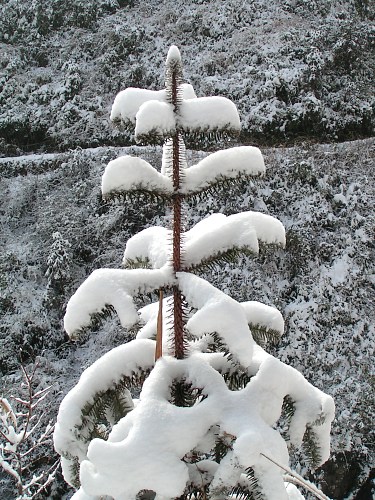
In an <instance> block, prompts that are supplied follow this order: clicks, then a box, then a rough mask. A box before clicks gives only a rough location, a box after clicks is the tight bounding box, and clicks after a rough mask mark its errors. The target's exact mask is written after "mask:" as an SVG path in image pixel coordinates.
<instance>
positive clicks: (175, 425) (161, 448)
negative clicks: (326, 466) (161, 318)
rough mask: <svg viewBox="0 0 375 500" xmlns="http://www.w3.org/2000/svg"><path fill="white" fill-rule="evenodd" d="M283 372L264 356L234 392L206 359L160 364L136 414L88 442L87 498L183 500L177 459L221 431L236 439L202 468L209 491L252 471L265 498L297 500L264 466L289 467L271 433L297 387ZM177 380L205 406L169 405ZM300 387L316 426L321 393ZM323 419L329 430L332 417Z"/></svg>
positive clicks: (278, 474) (182, 469) (183, 472)
mask: <svg viewBox="0 0 375 500" xmlns="http://www.w3.org/2000/svg"><path fill="white" fill-rule="evenodd" d="M186 276H187V275H186ZM211 295H214V294H213V293H212V291H211ZM199 300H200V299H199V298H198V297H197V301H198V302H199ZM202 300H204V299H202ZM287 368H288V367H286V366H285V365H283V364H282V363H280V362H279V361H277V360H276V359H274V358H272V356H269V355H267V356H266V358H265V360H264V362H263V363H262V365H261V367H260V370H259V372H258V373H257V374H256V376H255V377H253V378H252V379H251V381H250V382H249V383H248V384H247V386H246V387H245V388H244V389H242V390H240V391H234V392H233V391H229V390H228V388H227V386H226V384H225V382H224V380H223V378H222V377H221V375H220V374H219V373H217V372H216V370H214V369H213V368H212V367H211V366H210V365H209V364H208V363H207V362H206V361H205V355H204V354H196V355H192V356H191V357H190V358H188V359H185V360H176V359H174V358H170V357H164V358H161V359H160V360H159V361H158V362H157V363H156V365H155V368H154V370H153V371H152V373H151V374H150V376H149V378H148V379H147V380H146V382H145V384H144V387H143V390H142V392H141V395H140V401H139V404H138V405H137V407H136V408H135V409H134V410H133V411H132V412H130V413H128V414H127V416H126V417H124V418H123V419H122V420H120V421H119V423H118V424H117V425H115V426H114V428H113V430H112V432H111V434H110V436H109V439H108V441H107V442H105V441H103V440H98V439H95V440H94V441H92V442H91V444H90V446H89V448H88V452H87V457H88V459H87V460H85V461H83V462H82V464H81V481H82V487H83V489H84V491H85V492H86V493H87V494H90V495H105V494H107V495H111V496H113V498H115V499H117V498H119V499H120V498H121V499H122V498H134V497H135V496H136V494H137V493H138V492H139V491H140V490H141V489H150V490H152V491H155V492H156V494H157V495H160V496H164V497H167V498H174V497H176V496H180V495H181V494H182V493H183V491H184V488H185V486H186V484H187V482H188V481H189V480H190V479H191V478H190V475H189V468H188V466H187V465H186V464H185V463H184V462H183V461H182V460H181V459H182V458H183V457H184V456H185V455H186V453H188V452H189V451H190V450H192V449H196V448H199V446H200V442H204V441H205V440H206V438H207V436H208V435H209V433H210V429H211V428H212V427H213V426H218V428H219V429H220V432H222V433H225V434H226V435H231V436H233V438H234V439H235V441H234V445H233V451H229V453H228V454H227V456H226V457H225V458H224V459H223V460H222V461H221V463H220V464H215V463H214V462H210V463H209V464H207V467H205V470H206V471H207V472H208V473H209V475H210V479H211V478H212V483H211V490H210V491H212V492H214V491H215V488H220V485H221V484H223V482H224V481H225V483H226V484H227V485H231V484H232V485H235V484H237V483H238V482H241V480H242V477H241V476H242V471H244V469H245V468H247V467H253V468H254V470H255V471H256V473H257V477H259V478H260V479H259V481H260V483H261V486H262V489H263V491H264V493H265V494H266V495H267V498H269V499H271V500H283V499H284V500H287V499H288V498H301V496H298V495H297V493H296V491H295V490H294V489H293V488H290V487H289V486H288V490H289V492H290V495H291V496H290V495H289V492H288V490H287V489H286V487H285V485H284V481H283V477H282V476H283V472H284V471H283V470H282V469H280V468H279V467H277V466H276V465H275V464H274V463H272V462H271V461H270V460H268V459H267V458H266V457H267V456H269V457H271V458H272V459H273V460H276V461H277V462H278V463H280V464H281V465H282V466H284V467H287V466H288V451H287V447H286V443H285V441H284V440H283V439H282V438H281V436H280V435H279V433H278V432H277V431H276V430H274V429H273V428H272V425H274V424H275V422H276V421H277V419H278V418H279V416H280V412H281V407H282V403H283V398H284V396H285V395H286V394H287V392H286V391H287V390H288V389H289V388H290V387H293V386H294V384H295V383H297V384H299V383H300V380H299V379H298V380H297V379H296V374H297V373H298V372H296V371H295V370H293V369H291V370H288V369H287ZM298 375H300V374H298ZM297 378H298V377H297ZM179 379H184V380H186V381H188V382H191V383H192V385H193V386H194V387H197V388H200V389H201V390H202V392H203V394H204V395H205V399H203V400H201V401H200V402H198V403H196V404H195V405H194V406H193V407H187V408H186V407H185V408H183V407H177V406H174V405H173V404H172V403H170V402H169V401H168V399H169V397H170V387H171V385H172V381H173V380H179ZM302 385H303V388H302V392H303V393H304V396H303V398H304V401H305V408H306V409H307V408H309V410H308V411H309V412H311V413H313V412H314V411H315V413H316V412H318V413H316V414H315V419H316V416H317V414H319V408H318V409H317V408H316V407H317V405H318V403H321V402H322V399H321V397H320V396H321V393H319V391H318V392H316V391H314V389H313V388H312V386H310V384H309V383H308V382H307V381H306V380H304V379H303V383H302ZM325 398H326V399H329V397H328V396H326V397H325ZM313 407H315V408H314V410H312V408H313ZM326 416H327V418H328V420H329V422H330V419H331V417H332V415H328V414H327V415H326ZM308 420H309V419H308ZM309 422H310V423H311V420H309ZM305 427H306V424H305V425H304V429H305ZM314 430H315V427H314ZM264 455H266V457H265V456H264ZM202 466H203V467H204V464H203V465H202ZM145 471H147V474H145ZM171 471H173V474H171Z"/></svg>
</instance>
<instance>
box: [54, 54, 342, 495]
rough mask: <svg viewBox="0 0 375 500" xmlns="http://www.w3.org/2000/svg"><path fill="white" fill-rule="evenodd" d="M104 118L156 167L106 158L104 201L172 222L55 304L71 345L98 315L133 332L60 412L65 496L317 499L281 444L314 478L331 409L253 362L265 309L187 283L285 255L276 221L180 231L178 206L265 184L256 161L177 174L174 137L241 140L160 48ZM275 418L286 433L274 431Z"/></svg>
mask: <svg viewBox="0 0 375 500" xmlns="http://www.w3.org/2000/svg"><path fill="white" fill-rule="evenodd" d="M111 119H112V120H113V121H120V122H122V123H123V124H125V125H126V126H131V127H135V138H136V140H137V142H139V143H141V144H147V143H155V142H156V143H162V144H163V157H162V165H161V169H160V171H158V170H157V169H156V168H154V167H153V166H151V165H150V164H149V163H148V162H146V161H144V160H142V159H140V158H137V157H132V156H123V157H119V158H117V159H115V160H113V161H111V162H110V163H109V164H108V166H107V167H106V169H105V172H104V175H103V178H102V194H103V197H104V198H105V199H112V198H120V199H123V200H125V202H132V203H135V202H136V201H137V200H138V201H139V200H143V201H145V200H147V199H148V198H149V197H150V198H151V197H157V198H159V199H161V200H163V201H165V204H166V207H167V208H166V210H169V211H170V213H171V218H170V220H171V223H170V227H159V226H154V227H149V228H147V229H144V230H143V231H141V232H140V233H138V234H136V235H135V236H133V237H132V238H130V240H129V241H128V242H127V244H126V248H125V253H124V259H123V265H124V268H123V269H99V270H96V271H94V272H93V273H92V274H91V275H90V276H89V277H88V279H87V280H86V281H85V282H84V283H83V284H82V285H81V286H80V287H79V288H78V290H77V291H76V293H75V294H74V295H73V296H72V297H71V299H70V301H69V303H68V306H67V310H66V315H65V329H66V331H67V332H68V334H69V335H70V336H75V335H79V333H80V332H81V331H82V330H83V329H86V328H87V327H88V326H89V325H90V324H91V323H92V322H96V321H98V319H100V317H101V316H106V315H107V314H108V311H111V312H116V313H117V315H118V316H119V319H120V321H121V324H122V325H123V326H124V327H127V328H129V327H132V328H134V327H135V326H136V327H138V333H137V334H136V337H135V338H134V339H133V340H131V341H129V342H128V343H126V344H124V345H121V346H119V347H116V348H114V349H112V350H111V351H109V352H108V353H106V354H105V355H103V356H102V357H101V358H100V359H98V360H97V361H96V362H95V363H94V364H93V365H92V366H90V367H89V368H87V369H86V370H85V371H84V372H83V374H82V375H81V378H80V380H79V382H78V384H77V385H76V386H75V387H74V388H73V389H72V390H71V391H70V392H69V393H68V394H67V396H66V397H65V398H64V400H63V401H62V403H61V406H60V410H59V414H58V418H57V424H56V428H55V433H54V443H55V448H56V450H57V451H58V452H59V453H60V455H61V456H62V468H63V473H64V477H65V479H66V481H67V482H68V483H69V484H71V485H73V486H74V487H76V488H77V490H78V491H77V492H76V493H75V496H74V498H75V499H79V498H81V499H83V498H84V499H86V500H87V499H98V498H100V497H101V496H103V495H106V496H107V497H109V498H114V499H119V500H120V499H121V500H125V499H134V498H142V496H143V495H144V494H145V492H147V493H148V495H154V496H155V498H157V499H172V498H202V499H203V498H249V499H253V498H256V499H263V498H264V499H269V500H283V499H288V498H303V497H302V495H301V493H299V492H298V490H297V488H296V487H295V485H294V484H292V483H295V484H299V485H301V484H303V485H304V486H305V487H307V488H308V489H310V490H314V493H315V494H316V495H317V496H319V495H321V496H320V497H319V498H325V497H324V495H323V494H322V493H320V492H319V491H318V490H316V489H315V488H314V487H313V486H312V485H308V484H307V483H306V482H304V481H303V479H302V478H300V477H298V476H297V475H296V474H294V473H293V472H292V471H291V470H290V469H289V451H288V447H291V446H301V444H303V442H306V443H308V449H309V450H310V454H309V455H310V456H311V458H312V461H313V463H312V466H313V467H315V466H317V465H319V464H321V463H323V462H324V461H325V460H327V458H328V456H329V441H330V438H329V436H330V426H331V421H332V419H333V416H334V403H333V400H332V398H331V397H330V396H327V395H325V394H324V393H323V392H321V391H320V390H318V389H317V388H315V387H313V386H312V385H311V384H310V383H309V382H307V381H306V380H305V379H304V377H303V376H302V375H301V374H300V373H299V372H298V371H296V370H295V369H293V368H291V367H289V366H287V365H285V364H283V363H281V362H280V361H278V360H277V359H276V358H274V357H273V356H271V355H270V354H268V353H267V352H266V351H265V350H264V348H263V347H264V346H265V343H266V342H267V341H269V340H275V339H276V338H278V337H279V336H280V335H282V333H283V328H284V322H283V318H282V316H281V314H280V312H279V311H278V310H277V309H275V308H274V307H271V306H266V305H264V304H261V303H259V302H256V301H248V302H243V303H239V302H237V301H236V300H234V299H232V298H231V297H229V296H228V295H226V294H225V293H223V292H222V291H220V290H219V289H217V288H215V287H214V286H212V285H211V284H210V283H208V282H207V281H206V280H204V279H202V278H200V277H199V276H198V275H199V272H200V270H202V269H204V268H205V267H207V266H213V265H216V264H217V263H220V262H222V261H224V262H227V261H228V260H229V261H230V260H233V259H235V257H236V256H237V255H238V254H240V253H246V254H249V255H251V254H257V253H258V251H259V243H262V244H272V245H280V246H284V244H285V231H284V228H283V225H282V224H281V223H280V221H278V220H277V219H275V218H274V217H271V216H269V215H265V214H262V213H257V212H252V211H248V212H244V213H240V214H234V215H230V216H225V215H224V214H221V213H218V214H212V215H210V216H208V217H206V218H205V219H203V220H202V221H200V222H199V223H197V224H196V225H194V226H193V227H191V228H190V229H188V227H184V225H183V220H184V218H183V216H182V214H183V207H184V204H185V202H186V201H187V200H189V201H194V199H197V198H200V197H202V196H204V195H205V193H212V192H214V191H215V189H216V188H217V187H218V186H222V185H230V184H231V183H232V182H235V181H236V180H237V181H238V180H239V179H242V180H243V179H250V178H252V177H255V176H260V175H263V174H264V171H265V167H264V161H263V157H262V155H261V153H260V151H259V149H257V148H255V147H250V146H242V147H233V148H230V149H225V150H222V151H218V152H215V153H212V154H210V155H208V156H207V157H206V158H204V159H203V160H201V161H200V162H198V163H197V164H196V165H193V166H188V165H187V159H186V153H185V145H184V138H186V137H189V139H190V140H191V138H194V137H201V136H202V135H207V136H209V137H210V138H213V137H216V136H230V135H233V134H238V132H239V130H240V120H239V116H238V112H237V109H236V107H235V105H234V104H233V103H232V102H231V101H230V100H228V99H226V98H224V97H196V95H195V92H194V90H193V88H192V86H191V85H189V84H186V83H183V76H182V63H181V57H180V53H179V50H178V49H177V47H175V46H172V47H171V48H170V50H169V52H168V56H167V60H166V83H165V89H163V90H159V91H151V90H143V89H136V88H127V89H126V90H124V91H122V92H120V93H119V94H118V95H117V97H116V99H115V101H114V104H113V106H112V112H111ZM153 292H156V294H157V295H156V297H159V300H156V301H155V302H154V303H152V304H148V305H146V306H144V307H143V308H141V309H140V310H137V307H136V306H135V301H134V297H135V296H136V295H145V294H149V293H153ZM262 346H263V347H262ZM139 388H141V391H140V394H139V393H138V392H137V390H138V389H139ZM137 394H139V397H138V398H136V397H135V396H136V395H137ZM282 413H284V414H285V415H286V418H287V419H288V430H287V435H281V433H280V432H279V431H278V430H277V422H278V421H279V419H280V416H281V415H282Z"/></svg>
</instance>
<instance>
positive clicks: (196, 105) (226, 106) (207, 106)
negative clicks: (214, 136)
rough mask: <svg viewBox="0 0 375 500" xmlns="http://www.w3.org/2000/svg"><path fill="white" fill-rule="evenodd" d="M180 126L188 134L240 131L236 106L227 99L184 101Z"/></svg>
mask: <svg viewBox="0 0 375 500" xmlns="http://www.w3.org/2000/svg"><path fill="white" fill-rule="evenodd" d="M178 125H179V126H180V127H181V128H182V129H183V130H184V131H186V132H199V133H203V132H215V131H216V130H226V129H228V130H230V131H237V132H239V131H240V128H241V125H240V117H239V115H238V111H237V108H236V106H235V105H234V104H233V102H232V101H230V100H229V99H227V98H226V97H219V96H214V97H198V98H196V99H184V100H183V101H182V103H181V106H180V109H179V117H178Z"/></svg>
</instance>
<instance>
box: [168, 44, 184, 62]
mask: <svg viewBox="0 0 375 500" xmlns="http://www.w3.org/2000/svg"><path fill="white" fill-rule="evenodd" d="M175 61H178V62H181V54H180V50H179V48H178V47H176V45H171V46H170V47H169V50H168V54H167V59H166V61H165V64H166V65H168V64H171V63H172V62H175Z"/></svg>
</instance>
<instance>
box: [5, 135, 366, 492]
mask: <svg viewBox="0 0 375 500" xmlns="http://www.w3.org/2000/svg"><path fill="white" fill-rule="evenodd" d="M373 154H374V144H373V140H368V141H357V142H353V143H346V144H340V145H336V146H332V145H326V146H318V145H316V146H304V147H302V148H292V149H282V150H274V149H265V150H263V156H264V158H265V164H266V165H267V167H268V168H267V177H266V178H258V179H257V180H256V185H255V184H251V183H250V184H248V183H246V184H245V183H244V184H242V185H241V186H239V187H238V188H236V187H235V186H233V187H232V188H231V189H230V190H229V191H228V188H223V189H219V190H218V192H217V193H215V195H214V196H211V195H209V197H208V199H207V200H201V201H199V202H197V204H196V205H195V206H194V210H190V209H188V210H187V214H186V216H187V219H188V220H189V223H190V225H194V224H195V223H196V222H198V221H199V220H201V219H202V218H203V217H205V216H206V215H207V213H209V211H210V210H213V211H215V212H224V213H226V214H231V213H235V212H238V211H241V210H242V211H246V210H249V209H250V210H260V211H262V212H263V213H266V214H270V215H276V216H277V217H278V218H279V219H280V220H281V221H282V222H283V224H284V226H285V227H286V235H287V246H286V249H285V251H274V250H272V251H267V250H266V249H264V250H263V251H262V252H261V253H260V255H259V257H247V256H245V257H242V258H240V259H239V261H238V263H237V264H236V265H231V264H225V265H224V267H223V269H222V270H221V271H220V272H218V271H217V270H215V269H207V272H206V273H207V274H206V277H207V278H208V279H209V280H210V282H211V283H213V284H214V285H216V286H217V287H219V288H220V289H221V290H223V291H224V292H227V293H229V294H230V295H231V296H232V297H233V298H235V299H236V300H239V301H247V300H248V298H249V297H253V298H254V300H257V301H260V302H263V303H265V304H269V305H274V306H276V307H277V308H278V309H279V310H280V311H282V312H283V315H284V317H285V320H286V330H285V333H284V336H283V337H282V339H281V343H280V344H279V346H278V348H277V357H278V358H279V359H281V360H284V361H286V362H287V363H288V364H291V365H292V366H293V367H295V368H297V369H298V370H300V371H301V372H302V373H303V374H304V375H305V376H306V377H307V379H308V380H310V381H311V382H313V383H314V385H316V386H317V387H319V388H322V389H323V388H324V390H325V392H327V393H328V394H331V395H332V396H333V397H334V399H335V403H336V418H335V420H334V422H333V433H332V450H333V456H334V457H335V458H336V462H331V463H332V465H331V466H330V468H329V469H328V470H326V472H325V474H324V475H323V473H322V472H320V474H321V481H323V483H322V484H324V482H325V481H330V488H331V489H330V490H326V491H327V493H328V491H330V492H331V493H330V496H331V497H335V495H336V498H344V497H345V496H346V495H347V494H348V493H349V492H350V491H354V490H355V488H356V485H357V487H358V485H359V484H361V482H363V481H364V480H365V478H366V477H367V474H368V472H369V468H371V464H372V463H373V457H374V455H373V453H374V447H373V443H374V434H373V432H374V427H373V407H372V400H371V396H370V395H371V394H372V393H373V390H374V386H373V379H372V376H373V375H372V370H373V356H374V344H373V338H374V329H373V328H374V327H373V325H374V316H373V307H372V286H373V285H372V281H371V280H372V278H371V275H372V274H373V260H372V246H371V245H372V234H373V217H372V215H371V213H372V206H373V200H374V194H375V193H374V185H373V183H372V182H371V180H370V177H369V172H370V171H371V168H372V163H373ZM119 155H133V156H139V157H140V156H142V157H143V158H144V159H146V160H147V161H148V162H149V163H151V164H153V165H160V164H161V159H162V154H161V150H160V149H159V148H158V147H149V148H142V151H141V150H140V148H139V147H132V148H124V149H121V150H120V149H119V150H115V149H113V148H112V149H111V148H105V149H104V148H103V149H97V150H86V151H80V150H76V151H75V152H71V153H66V154H60V155H49V156H48V155H44V156H35V157H31V158H30V157H27V158H22V157H21V158H15V159H10V160H4V161H2V162H0V168H1V181H0V183H1V190H2V192H3V193H4V196H3V199H2V205H1V206H2V210H1V214H0V217H1V225H2V232H1V237H2V242H3V244H4V248H5V252H4V253H3V254H2V260H1V270H2V273H1V277H2V279H1V283H0V286H1V296H0V297H1V315H2V316H1V325H0V331H1V340H0V341H1V348H0V356H1V359H0V366H1V371H2V373H3V377H2V379H1V381H2V384H3V390H2V393H3V394H4V395H5V396H7V397H8V398H9V395H10V391H12V392H13V393H15V392H16V391H17V390H18V387H19V385H20V383H21V379H20V375H19V370H18V366H19V365H18V361H17V358H18V354H19V349H20V346H22V357H23V359H24V360H25V361H26V362H30V361H32V360H33V359H34V358H35V356H36V355H37V354H42V363H41V366H40V378H41V381H40V383H41V386H42V387H43V386H44V387H46V386H48V385H52V384H54V385H53V389H52V390H53V391H54V394H55V396H54V403H53V404H52V405H51V404H48V406H46V413H47V414H49V415H51V416H53V415H56V412H57V405H58V403H59V401H60V400H61V398H62V397H63V395H65V394H66V392H67V391H68V390H69V389H70V388H71V387H72V386H73V385H74V382H75V381H77V380H78V377H79V375H80V373H81V371H82V368H84V367H87V366H88V365H89V364H91V363H92V362H93V361H94V360H95V359H97V358H99V357H100V356H101V355H102V353H103V352H106V351H108V350H109V349H110V348H112V347H115V346H117V345H120V344H122V343H123V342H124V341H125V340H126V339H129V334H128V333H127V332H126V330H124V329H122V328H120V327H119V325H118V323H117V321H116V320H115V319H108V320H107V321H106V322H105V324H104V325H102V326H98V328H97V332H96V333H94V334H91V336H90V337H87V338H86V340H84V341H81V342H80V344H79V345H78V346H77V347H75V346H74V345H72V344H70V343H64V341H63V338H64V336H63V330H62V324H61V320H62V315H63V308H64V304H65V303H66V301H67V299H68V298H69V297H70V295H71V294H72V293H73V292H74V291H75V289H76V288H77V287H78V286H79V285H80V283H81V282H82V281H83V279H84V278H85V277H86V276H87V275H88V274H90V272H92V271H93V270H94V269H96V268H98V267H111V266H116V267H117V266H118V264H119V263H120V261H121V259H122V255H123V251H124V250H123V247H124V241H126V240H128V239H129V238H130V237H131V236H132V235H134V234H135V233H136V232H139V231H140V230H142V229H143V228H144V227H147V226H148V225H164V224H165V221H164V218H163V217H160V216H159V215H158V212H160V208H161V207H160V205H159V203H160V202H159V201H158V199H155V200H154V202H152V203H149V204H148V205H144V204H140V205H137V207H132V206H131V205H129V204H126V205H124V204H115V205H113V204H111V206H109V205H108V204H107V203H103V202H102V201H101V194H100V182H101V177H102V174H103V172H104V169H105V166H106V165H107V164H108V163H109V161H111V160H113V159H115V158H116V157H117V156H119ZM206 156H207V154H205V153H193V152H188V162H189V164H191V165H194V164H198V163H199V161H200V160H201V159H203V158H204V157H206ZM124 220H126V223H125V224H124ZM190 225H189V227H190ZM57 231H59V232H60V234H61V235H62V239H63V240H66V241H68V242H69V244H70V246H68V245H66V246H65V249H66V251H67V256H68V258H66V259H65V258H64V259H63V260H62V262H63V269H64V272H65V276H66V278H65V280H62V281H60V282H59V283H56V284H55V286H59V287H60V286H62V287H63V290H64V292H63V293H62V294H59V295H58V299H57V301H56V303H55V304H54V305H53V306H50V308H49V309H48V310H47V311H46V309H45V300H46V299H45V295H46V289H47V285H48V283H49V282H50V278H49V277H48V276H46V275H45V273H46V271H47V261H48V259H49V258H50V256H51V253H52V246H53V245H54V242H55V241H56V240H55V239H54V238H53V234H54V233H55V232H57ZM64 253H65V252H64ZM55 261H61V260H60V259H55ZM20 290H22V294H20ZM52 291H53V289H52V288H50V292H52ZM130 338H131V337H130ZM12 387H13V388H14V389H12ZM49 453H51V450H49V451H48V452H46V454H47V456H48V454H49ZM50 460H51V462H50V463H51V464H52V463H53V461H54V458H53V456H52V455H51V456H50ZM295 466H296V467H297V469H298V470H299V471H300V472H303V473H304V475H305V470H304V465H303V457H301V458H299V459H298V462H297V463H296V464H295ZM332 475H333V476H334V479H332ZM330 477H331V479H330ZM4 491H7V490H6V487H5V485H4ZM9 498H14V497H13V496H12V495H11V494H10V496H9Z"/></svg>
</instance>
